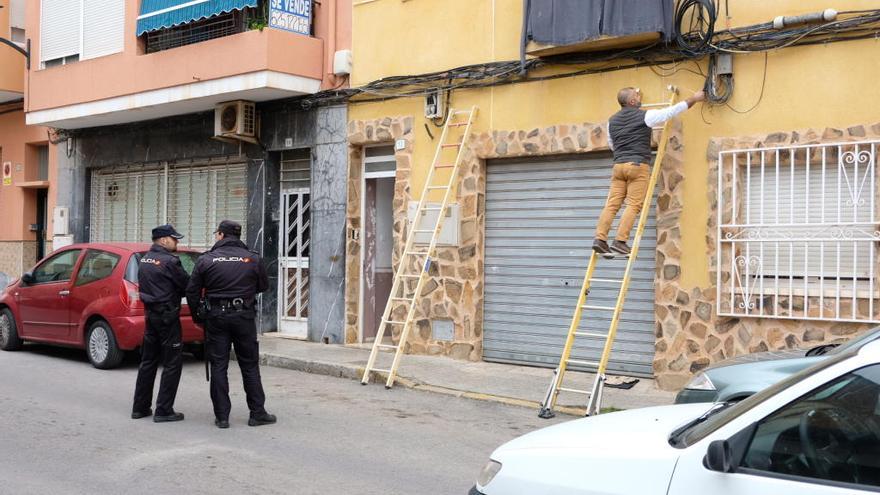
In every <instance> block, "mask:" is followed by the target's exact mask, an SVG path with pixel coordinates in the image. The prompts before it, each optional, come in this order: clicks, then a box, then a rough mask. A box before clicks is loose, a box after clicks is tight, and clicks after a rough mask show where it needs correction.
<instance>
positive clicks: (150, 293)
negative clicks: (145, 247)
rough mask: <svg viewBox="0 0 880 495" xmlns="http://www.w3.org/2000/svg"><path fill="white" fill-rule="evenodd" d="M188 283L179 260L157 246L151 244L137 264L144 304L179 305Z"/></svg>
mask: <svg viewBox="0 0 880 495" xmlns="http://www.w3.org/2000/svg"><path fill="white" fill-rule="evenodd" d="M188 281H189V275H187V274H186V270H184V269H183V265H182V264H181V263H180V258H178V257H177V256H174V255H173V254H171V252H170V251H168V250H167V249H165V248H164V247H162V246H160V245H158V244H153V246H152V247H151V248H150V250H149V251H148V252H147V253H146V254H144V255H143V257H141V259H140V263H138V286H139V291H140V297H141V301H143V302H144V304H147V305H149V304H158V303H169V302H173V303H178V304H179V303H180V299H181V298H182V297H183V295H184V293H185V291H186V286H187V282H188Z"/></svg>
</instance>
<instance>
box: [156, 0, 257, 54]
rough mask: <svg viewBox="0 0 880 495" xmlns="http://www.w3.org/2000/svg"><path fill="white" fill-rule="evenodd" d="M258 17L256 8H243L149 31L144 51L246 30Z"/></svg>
mask: <svg viewBox="0 0 880 495" xmlns="http://www.w3.org/2000/svg"><path fill="white" fill-rule="evenodd" d="M258 18H259V14H258V11H257V9H253V8H245V9H242V10H233V11H232V12H228V13H225V14H219V15H215V16H213V17H209V18H208V19H203V20H199V21H194V22H190V23H187V24H183V25H180V26H175V27H172V28H168V29H159V30H156V31H151V32H149V33H146V34H145V35H144V39H145V41H146V48H145V51H146V53H155V52H158V51H162V50H170V49H171V48H178V47H181V46H186V45H192V44H195V43H201V42H202V41H208V40H212V39H216V38H222V37H224V36H231V35H233V34H238V33H243V32H245V31H247V30H248V27H249V24H250V23H251V21H252V20H257V19H258Z"/></svg>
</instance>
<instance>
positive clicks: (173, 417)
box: [153, 412, 183, 423]
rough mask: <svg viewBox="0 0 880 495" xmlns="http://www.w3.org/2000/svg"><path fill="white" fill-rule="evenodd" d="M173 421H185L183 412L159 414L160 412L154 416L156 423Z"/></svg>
mask: <svg viewBox="0 0 880 495" xmlns="http://www.w3.org/2000/svg"><path fill="white" fill-rule="evenodd" d="M172 421H183V413H179V412H176V413H171V414H166V415H162V416H159V415H158V414H157V415H155V416H153V422H154V423H171V422H172Z"/></svg>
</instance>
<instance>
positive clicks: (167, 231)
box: [153, 223, 183, 241]
mask: <svg viewBox="0 0 880 495" xmlns="http://www.w3.org/2000/svg"><path fill="white" fill-rule="evenodd" d="M163 237H173V238H175V239H183V235H182V234H181V233H180V232H178V231H176V230H174V226H173V225H171V224H170V223H166V224H165V225H160V226H158V227H156V228H155V229H153V240H154V241H155V240H156V239H161V238H163Z"/></svg>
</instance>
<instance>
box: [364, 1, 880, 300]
mask: <svg viewBox="0 0 880 495" xmlns="http://www.w3.org/2000/svg"><path fill="white" fill-rule="evenodd" d="M730 3H731V4H732V5H731V12H730V15H729V19H726V16H725V12H724V11H723V10H722V12H721V13H720V15H719V21H718V29H723V28H724V26H725V25H727V24H728V23H729V25H731V26H741V25H748V24H754V23H759V22H766V21H770V20H772V19H773V18H774V17H775V16H777V15H795V14H802V13H807V12H815V11H821V10H824V9H825V8H829V7H830V8H835V9H837V10H839V11H846V10H859V9H869V8H876V7H877V3H876V1H869V0H850V1H838V2H827V1H818V0H809V1H807V0H797V1H795V0H777V1H774V2H766V1H758V0H737V1H736V2H735V3H734V2H730ZM521 18H522V2H521V1H519V0H494V1H488V0H449V1H446V2H442V3H437V2H432V1H427V0H410V1H405V2H402V1H400V0H375V1H373V2H369V3H364V4H361V5H358V3H357V2H355V6H354V21H353V49H354V56H353V59H354V72H353V74H352V86H353V87H357V86H360V85H363V84H365V83H367V82H369V81H372V80H376V79H380V78H382V77H387V76H391V75H405V74H408V75H414V74H419V73H425V72H432V71H439V70H443V69H449V68H453V67H457V66H462V65H467V64H476V63H482V62H489V61H504V60H514V59H517V58H518V57H519V48H518V46H519V37H520V30H521ZM765 57H766V71H765V69H764V68H765ZM878 57H880V40H878V39H868V40H860V41H849V42H841V43H832V44H826V45H814V46H807V47H797V48H787V49H782V50H777V51H773V52H769V53H767V54H764V53H754V54H737V55H735V56H734V62H733V63H734V77H735V83H736V89H735V92H734V96H733V98H732V99H731V100H730V102H729V106H708V105H702V108H701V107H696V108H695V109H693V110H691V111H690V112H688V113H687V114H685V115H684V116H683V117H682V123H683V134H684V147H685V151H684V160H685V165H684V170H685V180H684V213H683V215H682V219H681V220H682V221H681V230H682V256H681V258H682V260H683V261H682V267H681V268H682V273H681V285H682V287H684V288H686V289H687V288H692V287H706V286H709V285H710V284H711V281H710V276H709V271H710V267H709V255H708V252H709V246H707V240H706V234H707V229H706V225H707V221H708V216H709V211H710V210H709V198H708V195H707V181H708V172H707V157H706V153H707V146H708V142H709V140H710V139H711V138H715V137H725V136H743V135H751V134H762V133H765V134H766V133H770V132H775V131H788V130H795V129H802V128H806V127H819V128H822V127H836V128H846V127H848V126H850V125H855V124H864V123H873V122H876V121H878V120H880V84H877V81H880V64H878V63H876V60H877V59H878ZM576 69H577V67H576V66H572V67H566V68H564V69H562V70H560V69H553V70H546V69H545V70H540V71H534V72H531V73H530V76H532V77H536V76H541V75H546V74H550V73H553V72H560V71H569V70H576ZM705 70H706V67H705V61H700V62H699V63H695V62H682V63H679V64H677V65H675V66H672V65H670V66H664V67H663V68H659V67H655V68H653V70H652V68H648V67H643V68H637V69H628V70H621V71H612V72H606V73H602V74H594V75H588V76H579V77H572V78H563V79H556V80H550V81H542V82H532V83H522V84H514V85H507V86H500V87H494V88H487V89H476V90H468V91H455V92H454V93H453V96H452V102H451V104H452V106H453V107H459V108H461V107H466V106H470V105H477V106H478V107H479V111H480V113H479V118H478V120H477V122H476V130H477V131H486V130H519V129H533V128H536V127H544V126H550V125H556V124H567V123H584V122H593V123H598V122H604V121H606V120H607V119H608V117H609V116H610V115H611V114H613V113H614V112H616V111H617V109H618V108H619V107H618V105H617V102H616V93H617V91H618V89H619V88H621V87H624V86H636V87H639V88H641V89H642V91H643V93H644V95H645V97H644V100H645V101H646V102H648V101H660V100H662V99H664V98H665V95H664V88H665V87H666V85H669V84H673V85H676V86H678V87H680V88H682V96H687V95H688V94H689V93H690V92H692V91H694V90H697V89H700V88H701V87H702V84H703V81H704V78H703V77H702V76H700V75H698V74H695V73H693V72H700V71H702V72H705ZM692 71H693V72H692ZM658 73H659V74H658ZM663 74H668V75H663ZM423 105H424V101H423V99H422V98H408V99H395V100H389V101H385V102H374V103H354V104H352V105H351V106H350V109H349V119H350V120H367V119H375V118H380V117H384V116H398V115H399V116H413V117H414V118H415V124H414V129H415V136H416V138H415V142H414V145H413V171H412V175H411V186H412V191H413V194H414V196H416V197H417V196H418V194H419V191H421V189H422V187H423V185H424V180H425V176H426V174H427V168H428V166H429V165H430V163H431V159H432V157H433V153H434V151H435V147H436V141H432V140H431V138H430V137H429V136H428V133H427V132H426V131H425V129H424V127H425V126H424V124H426V123H427V125H428V126H429V127H430V128H431V132H432V133H433V134H434V137H435V139H436V138H437V135H438V134H439V129H437V128H436V127H433V125H432V124H431V123H430V122H429V121H427V120H426V119H424V118H423V117H422V115H423ZM749 110H750V111H749ZM712 249H714V246H713V247H712Z"/></svg>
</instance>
